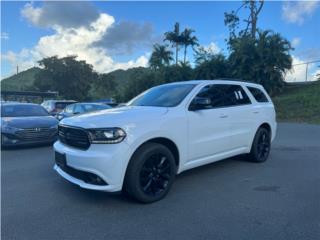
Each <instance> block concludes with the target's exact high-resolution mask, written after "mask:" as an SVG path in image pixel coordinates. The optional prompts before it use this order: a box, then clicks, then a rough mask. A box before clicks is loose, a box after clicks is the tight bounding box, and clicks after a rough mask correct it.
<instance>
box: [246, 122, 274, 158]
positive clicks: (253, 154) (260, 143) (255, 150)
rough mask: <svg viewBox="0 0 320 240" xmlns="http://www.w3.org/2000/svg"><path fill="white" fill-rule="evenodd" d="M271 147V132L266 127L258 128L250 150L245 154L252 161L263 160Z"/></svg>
mask: <svg viewBox="0 0 320 240" xmlns="http://www.w3.org/2000/svg"><path fill="white" fill-rule="evenodd" d="M270 149H271V133H270V131H269V130H268V129H266V128H263V127H261V128H259V129H258V131H257V132H256V135H255V137H254V140H253V143H252V146H251V151H250V153H249V154H248V155H247V157H248V159H249V160H250V161H252V162H264V161H266V160H267V159H268V156H269V153H270Z"/></svg>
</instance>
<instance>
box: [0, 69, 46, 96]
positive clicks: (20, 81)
mask: <svg viewBox="0 0 320 240" xmlns="http://www.w3.org/2000/svg"><path fill="white" fill-rule="evenodd" d="M40 71H42V70H41V68H38V67H33V68H29V69H28V70H26V71H23V72H20V73H18V74H15V75H13V76H11V77H8V78H5V79H3V80H2V81H1V90H9V91H27V90H35V89H34V87H33V83H34V79H35V75H36V74H38V73H39V72H40Z"/></svg>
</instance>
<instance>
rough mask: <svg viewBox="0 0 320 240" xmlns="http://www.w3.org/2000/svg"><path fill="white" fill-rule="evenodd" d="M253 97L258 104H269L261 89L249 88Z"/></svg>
mask: <svg viewBox="0 0 320 240" xmlns="http://www.w3.org/2000/svg"><path fill="white" fill-rule="evenodd" d="M247 88H248V89H249V91H250V93H251V94H252V95H253V97H254V98H255V99H256V101H257V102H269V101H268V98H267V97H266V95H265V94H264V93H263V92H262V91H261V90H260V89H259V88H255V87H247Z"/></svg>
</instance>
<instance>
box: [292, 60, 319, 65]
mask: <svg viewBox="0 0 320 240" xmlns="http://www.w3.org/2000/svg"><path fill="white" fill-rule="evenodd" d="M317 62H320V60H315V61H310V62H304V63H296V64H292V66H297V65H304V64H310V63H317Z"/></svg>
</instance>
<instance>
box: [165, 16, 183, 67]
mask: <svg viewBox="0 0 320 240" xmlns="http://www.w3.org/2000/svg"><path fill="white" fill-rule="evenodd" d="M164 41H168V42H170V43H171V45H172V47H174V48H175V49H176V65H177V64H178V60H179V56H178V55H179V45H181V36H180V24H179V23H178V22H177V23H176V24H175V25H174V30H173V31H172V32H166V33H164Z"/></svg>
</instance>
